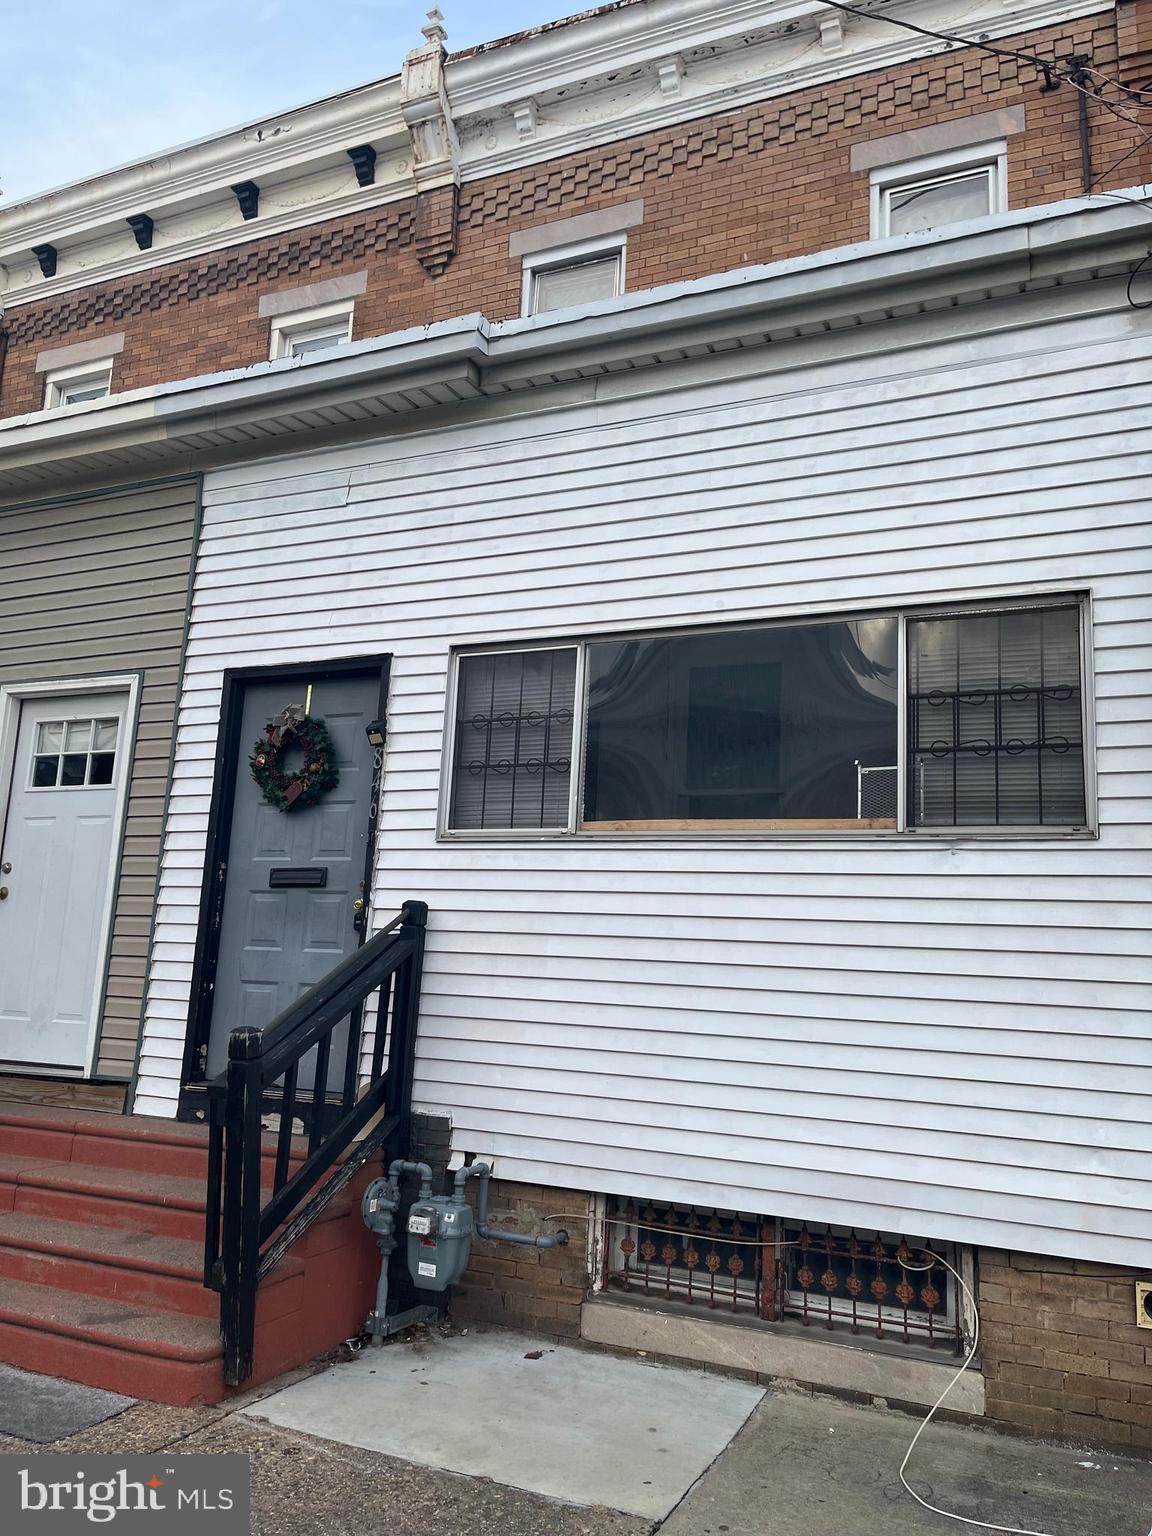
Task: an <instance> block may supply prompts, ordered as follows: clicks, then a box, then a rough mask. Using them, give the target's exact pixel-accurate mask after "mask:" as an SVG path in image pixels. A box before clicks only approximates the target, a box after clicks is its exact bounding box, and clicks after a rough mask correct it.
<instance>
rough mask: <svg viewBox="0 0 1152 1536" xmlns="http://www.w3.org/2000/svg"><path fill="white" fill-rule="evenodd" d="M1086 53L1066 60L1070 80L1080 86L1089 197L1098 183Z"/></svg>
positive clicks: (1082, 146)
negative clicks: (1090, 118)
mask: <svg viewBox="0 0 1152 1536" xmlns="http://www.w3.org/2000/svg"><path fill="white" fill-rule="evenodd" d="M1088 62H1089V60H1088V55H1087V54H1086V53H1074V54H1072V55H1071V57H1069V58H1067V59H1065V60H1064V63H1065V64H1066V65H1067V66H1068V79H1069V80H1070V81H1071V82H1072V84H1073V85H1075V86H1078V87H1079V89H1078V90H1077V92H1076V101H1077V104H1078V108H1079V120H1080V175H1081V178H1082V180H1083V183H1084V196H1085V197H1088V196H1089V195H1090V193H1091V191H1092V188H1093V186H1094V184H1095V181H1096V176H1095V173H1094V172H1093V169H1092V127H1091V124H1090V122H1089V120H1088V89H1087V88H1088V85H1089V81H1090V77H1089V75H1088V71H1087V69H1086V68H1085V66H1086V65H1087V64H1088Z"/></svg>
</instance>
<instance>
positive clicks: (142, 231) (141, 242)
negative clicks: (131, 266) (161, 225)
mask: <svg viewBox="0 0 1152 1536" xmlns="http://www.w3.org/2000/svg"><path fill="white" fill-rule="evenodd" d="M124 222H125V223H126V224H127V225H128V228H129V229H130V230H131V231H132V233H133V234H134V235H135V237H136V244H137V245H138V246H139V247H140V249H141V250H142V251H150V250H151V249H152V236H153V235H154V234H155V232H156V225H155V224H154V223H153V221H152V219H151V218H150V217H149V215H148V214H146V213H133V214H131V215H129V217H128V218H127V219H125V221H124Z"/></svg>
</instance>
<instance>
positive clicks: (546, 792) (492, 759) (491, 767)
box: [451, 647, 576, 831]
mask: <svg viewBox="0 0 1152 1536" xmlns="http://www.w3.org/2000/svg"><path fill="white" fill-rule="evenodd" d="M575 697H576V651H575V649H574V648H573V647H567V648H565V649H563V650H555V651H510V652H502V653H492V654H489V655H483V656H462V657H461V658H460V662H459V675H458V679H457V691H456V721H455V744H454V746H455V750H454V755H453V783H452V815H451V827H452V829H453V830H454V831H479V830H489V829H499V830H505V831H507V830H510V829H515V828H524V829H531V828H534V827H552V828H556V827H561V828H563V827H567V825H568V808H569V791H570V786H571V782H572V721H573V707H574V703H575Z"/></svg>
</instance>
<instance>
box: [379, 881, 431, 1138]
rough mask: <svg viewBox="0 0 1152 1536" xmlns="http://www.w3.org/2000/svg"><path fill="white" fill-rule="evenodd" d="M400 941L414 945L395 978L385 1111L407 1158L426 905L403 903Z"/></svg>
mask: <svg viewBox="0 0 1152 1536" xmlns="http://www.w3.org/2000/svg"><path fill="white" fill-rule="evenodd" d="M401 916H402V917H403V919H404V920H403V922H402V923H401V925H400V929H399V932H400V935H401V937H402V938H406V939H412V940H413V942H414V945H415V948H414V949H413V951H412V953H411V954H410V955H409V956H408V958H407V959H406V960H405V961H404V963H403V967H402V969H401V971H400V974H399V975H398V976H397V977H396V993H395V999H394V1002H393V1005H392V1040H391V1044H390V1048H389V1052H388V1085H387V1092H386V1097H385V1107H386V1111H387V1113H388V1114H393V1115H397V1116H398V1117H399V1124H398V1126H397V1128H396V1142H395V1145H396V1146H397V1147H400V1148H402V1149H403V1153H402V1155H403V1156H405V1157H407V1155H408V1153H409V1151H410V1150H411V1148H410V1143H411V1139H412V1082H413V1078H414V1077H415V1074H416V1026H417V1020H418V1018H419V1014H420V982H421V979H422V977H423V974H424V939H425V935H426V934H427V931H428V903H427V902H424V901H406V902H405V903H404V906H403V908H402V909H401Z"/></svg>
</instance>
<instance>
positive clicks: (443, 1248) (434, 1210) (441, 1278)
mask: <svg viewBox="0 0 1152 1536" xmlns="http://www.w3.org/2000/svg"><path fill="white" fill-rule="evenodd" d="M471 1253H472V1210H471V1207H470V1206H469V1205H468V1202H467V1201H466V1200H462V1199H459V1198H457V1197H454V1196H452V1195H430V1196H429V1197H428V1198H426V1199H422V1200H417V1201H416V1202H415V1203H414V1204H413V1206H412V1207H411V1209H410V1210H409V1212H408V1273H409V1274H410V1275H411V1276H412V1283H413V1284H414V1285H417V1286H419V1287H420V1289H421V1290H425V1291H445V1290H447V1289H448V1287H449V1286H450V1285H455V1284H456V1282H457V1280H459V1279H460V1277H461V1275H462V1274H463V1273H464V1271H465V1270H466V1269H467V1267H468V1259H469V1257H470V1255H471Z"/></svg>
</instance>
